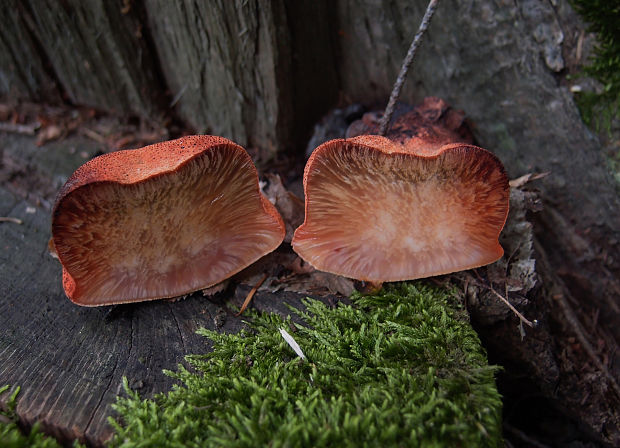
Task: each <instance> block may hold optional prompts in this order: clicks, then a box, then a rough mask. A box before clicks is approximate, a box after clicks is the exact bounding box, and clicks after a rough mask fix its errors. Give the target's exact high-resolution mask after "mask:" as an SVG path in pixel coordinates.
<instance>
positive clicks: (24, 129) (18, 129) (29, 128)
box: [0, 122, 41, 135]
mask: <svg viewBox="0 0 620 448" xmlns="http://www.w3.org/2000/svg"><path fill="white" fill-rule="evenodd" d="M40 127H41V123H39V122H36V123H30V124H18V123H7V122H0V132H12V133H15V134H24V135H34V134H35V132H36V130H37V129H39V128H40Z"/></svg>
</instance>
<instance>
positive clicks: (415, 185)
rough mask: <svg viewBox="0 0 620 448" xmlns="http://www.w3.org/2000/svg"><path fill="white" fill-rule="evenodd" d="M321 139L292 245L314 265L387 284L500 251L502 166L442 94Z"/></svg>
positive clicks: (464, 265)
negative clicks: (387, 122) (391, 118)
mask: <svg viewBox="0 0 620 448" xmlns="http://www.w3.org/2000/svg"><path fill="white" fill-rule="evenodd" d="M377 128H378V120H377V119H376V116H373V115H372V114H367V115H366V116H365V117H364V118H363V119H362V120H361V121H359V122H356V123H353V124H352V125H351V127H350V128H349V131H348V136H350V137H351V138H347V139H338V140H331V141H329V142H326V143H324V144H322V145H320V146H319V147H317V148H316V149H315V150H314V152H313V153H312V155H311V157H310V159H309V160H308V163H307V164H306V168H305V171H304V191H305V195H306V197H305V210H306V216H305V221H304V223H303V224H302V225H301V226H300V227H299V228H298V229H297V230H296V232H295V235H294V238H293V241H292V245H293V249H294V250H295V251H296V252H297V254H298V255H299V256H300V257H301V258H303V259H304V260H306V261H307V262H309V263H310V264H311V265H313V266H314V267H315V268H317V269H319V270H322V271H327V272H331V273H334V274H339V275H342V276H346V277H350V278H354V279H358V280H364V281H369V282H373V283H380V282H385V281H400V280H411V279H416V278H422V277H430V276H434V275H439V274H447V273H450V272H455V271H460V270H465V269H470V268H474V267H478V266H483V265H486V264H489V263H492V262H494V261H496V260H498V259H499V258H500V257H501V256H502V255H503V249H502V247H501V246H500V244H499V242H498V237H499V234H500V232H501V230H502V228H503V226H504V223H505V221H506V217H507V214H508V198H509V185H508V178H507V175H506V172H505V170H504V167H503V166H502V164H501V162H500V161H499V159H498V158H497V157H495V156H494V155H493V154H492V153H490V152H489V151H486V150H485V149H482V148H479V147H477V146H473V145H472V144H470V141H471V137H470V134H468V132H467V130H466V128H465V127H464V126H463V115H462V114H461V113H459V112H456V111H454V110H453V109H451V108H449V107H448V106H447V105H446V103H445V102H443V101H442V100H439V99H437V98H427V99H426V100H425V101H424V103H423V104H422V105H421V106H418V107H416V108H415V109H413V110H411V111H409V112H407V113H404V114H401V115H400V116H399V117H397V118H396V119H395V123H394V125H393V126H392V130H391V131H390V132H389V133H388V134H387V136H386V137H381V136H378V135H357V136H356V135H355V134H357V133H367V134H372V133H373V131H374V132H377Z"/></svg>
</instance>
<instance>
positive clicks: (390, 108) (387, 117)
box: [379, 0, 439, 135]
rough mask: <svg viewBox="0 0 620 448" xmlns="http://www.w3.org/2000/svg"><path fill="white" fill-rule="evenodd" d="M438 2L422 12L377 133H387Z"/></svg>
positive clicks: (434, 2) (437, 0) (433, 1)
mask: <svg viewBox="0 0 620 448" xmlns="http://www.w3.org/2000/svg"><path fill="white" fill-rule="evenodd" d="M438 3H439V0H431V1H430V2H429V3H428V6H427V7H426V12H425V13H424V17H423V18H422V23H420V28H419V29H418V32H417V33H416V35H415V37H414V38H413V42H411V46H410V47H409V51H407V56H405V60H404V61H403V65H402V67H401V68H400V73H399V74H398V78H396V82H395V83H394V88H393V89H392V94H391V95H390V100H389V101H388V105H387V107H386V108H385V112H384V113H383V117H382V118H381V123H380V127H379V135H385V134H386V133H387V130H388V126H389V125H390V121H391V120H392V115H393V114H394V107H395V106H396V101H398V97H399V96H400V91H401V90H402V88H403V84H404V83H405V79H407V72H408V71H409V67H410V66H411V63H412V62H413V57H414V56H415V54H416V52H417V51H418V47H419V46H420V42H421V41H422V36H423V35H424V33H425V32H426V29H427V28H428V25H429V24H430V23H431V19H432V17H433V14H434V13H435V10H436V9H437V4H438Z"/></svg>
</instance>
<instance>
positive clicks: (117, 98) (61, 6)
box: [0, 0, 164, 117]
mask: <svg viewBox="0 0 620 448" xmlns="http://www.w3.org/2000/svg"><path fill="white" fill-rule="evenodd" d="M125 8H126V9H125ZM11 10H12V11H15V10H17V16H16V17H13V20H12V21H8V23H9V24H11V22H13V23H12V25H13V26H16V23H17V24H20V23H21V22H22V21H24V22H25V23H26V24H27V25H28V27H29V31H30V36H31V39H36V42H37V46H36V48H35V51H36V50H38V51H36V52H31V53H27V54H22V55H18V57H19V58H20V59H19V60H20V62H19V63H18V64H19V66H20V68H21V69H22V70H25V69H26V67H24V66H28V65H29V64H32V62H29V60H31V59H32V60H35V61H37V60H38V61H37V63H36V64H43V65H49V67H50V71H52V73H53V78H55V79H57V80H58V82H59V84H60V86H61V89H62V91H63V92H64V94H65V96H66V99H67V100H69V101H70V102H71V103H73V104H77V105H86V106H92V107H95V108H98V109H103V110H106V111H112V112H114V113H117V114H121V115H139V116H142V117H155V116H157V114H158V113H160V107H159V106H160V102H161V99H162V94H163V90H164V86H163V85H162V84H161V82H160V79H159V78H158V71H157V68H156V65H155V61H154V60H153V58H152V53H151V52H150V51H149V48H148V45H147V42H146V41H145V38H144V35H143V32H144V30H143V25H142V23H141V22H140V18H139V14H138V12H137V11H135V10H131V9H130V8H129V7H128V6H123V4H122V2H105V1H99V0H95V1H89V2H81V1H73V0H70V1H67V2H62V3H59V2H55V1H32V2H28V3H26V4H19V5H15V8H14V9H13V8H12V9H11ZM12 14H13V15H14V14H15V12H12ZM21 30H22V31H23V28H22V29H21ZM0 33H2V35H3V37H4V38H6V39H7V40H9V41H14V40H17V39H22V36H21V35H20V36H14V37H13V36H10V35H9V30H4V32H0ZM26 41H28V39H26ZM21 58H24V59H21ZM44 99H48V98H44Z"/></svg>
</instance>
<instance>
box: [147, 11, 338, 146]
mask: <svg viewBox="0 0 620 448" xmlns="http://www.w3.org/2000/svg"><path fill="white" fill-rule="evenodd" d="M145 5H146V9H147V12H148V16H149V25H150V31H151V34H152V36H153V41H154V42H155V46H156V48H157V51H158V56H159V60H160V61H161V66H162V70H163V72H164V74H165V77H166V80H167V83H168V86H169V88H170V90H171V93H172V96H173V97H174V98H173V104H176V105H177V106H176V107H177V112H178V114H179V116H180V117H181V118H183V119H184V120H185V121H187V122H188V123H190V124H191V125H192V126H193V127H194V128H195V129H197V130H198V131H199V132H210V133H216V134H218V135H222V136H224V137H228V138H231V139H233V140H235V141H237V142H239V143H240V144H241V145H244V146H257V147H260V148H262V149H263V150H265V151H266V152H267V153H268V154H272V155H273V154H275V152H276V151H282V150H285V149H288V148H290V147H291V145H293V144H294V143H296V142H297V140H298V139H297V138H296V137H298V136H299V134H300V132H304V131H306V132H307V130H308V129H309V126H310V123H311V121H308V120H307V118H309V117H312V118H313V119H316V118H317V116H318V114H320V113H322V112H324V111H325V110H326V104H330V102H331V101H332V98H333V97H334V92H335V89H336V87H335V82H334V81H335V70H334V68H333V66H332V62H333V61H332V59H331V52H332V48H331V47H330V46H329V45H328V44H329V42H328V39H329V35H328V33H327V31H328V30H327V24H326V22H325V21H324V20H321V19H322V14H323V13H324V12H325V9H326V8H325V6H324V3H323V2H317V3H316V4H314V5H310V4H308V3H302V4H297V2H294V3H290V4H287V2H282V1H279V0H278V1H272V2H259V1H256V0H252V1H234V2H199V1H189V2H185V3H183V4H182V5H181V7H179V5H178V4H176V3H170V2H167V1H161V0H146V4H145ZM180 30H182V31H181V32H180ZM300 31H301V32H300ZM311 33H315V34H311ZM324 44H327V45H324ZM317 67H325V68H323V69H322V70H323V75H322V76H323V77H322V78H319V77H318V76H316V73H317V72H316V70H317ZM309 70H310V72H308V71H309ZM309 73H310V74H309ZM315 81H316V84H315ZM313 88H314V89H321V95H319V96H317V95H314V94H313V93H311V92H312V89H313ZM311 95H312V96H311ZM316 105H319V107H316ZM321 106H322V107H321ZM321 109H322V110H321ZM300 123H303V124H302V125H301V126H300ZM304 125H305V128H304Z"/></svg>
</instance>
